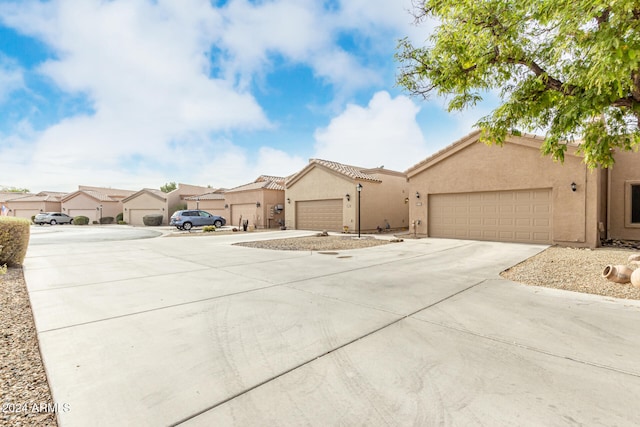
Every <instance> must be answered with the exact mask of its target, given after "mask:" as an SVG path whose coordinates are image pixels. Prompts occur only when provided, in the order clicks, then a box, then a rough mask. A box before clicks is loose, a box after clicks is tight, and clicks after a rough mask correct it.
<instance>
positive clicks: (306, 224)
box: [285, 159, 409, 232]
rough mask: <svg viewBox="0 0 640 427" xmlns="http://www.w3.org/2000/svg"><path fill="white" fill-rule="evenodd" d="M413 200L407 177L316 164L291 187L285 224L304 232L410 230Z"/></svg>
mask: <svg viewBox="0 0 640 427" xmlns="http://www.w3.org/2000/svg"><path fill="white" fill-rule="evenodd" d="M359 185H360V186H362V187H361V192H360V194H359V195H360V211H358V190H357V187H358V186H359ZM408 195H409V194H408V184H407V180H406V175H405V174H404V173H402V172H397V171H392V170H389V169H384V168H383V167H379V168H373V169H371V168H363V167H358V166H351V165H345V164H342V163H338V162H332V161H328V160H322V159H311V160H309V164H308V165H307V166H306V167H304V168H303V169H302V170H301V171H299V172H298V173H296V174H294V175H292V176H291V177H289V178H288V179H287V181H286V190H285V198H286V221H285V222H286V226H287V227H289V228H295V229H302V230H327V231H344V230H345V229H346V230H348V231H351V232H354V231H356V230H358V228H360V230H361V231H363V232H372V231H377V230H378V229H386V228H393V229H402V228H406V227H408V225H409V224H408V222H409V207H408V204H407V198H408ZM359 220H360V221H361V224H358V221H359Z"/></svg>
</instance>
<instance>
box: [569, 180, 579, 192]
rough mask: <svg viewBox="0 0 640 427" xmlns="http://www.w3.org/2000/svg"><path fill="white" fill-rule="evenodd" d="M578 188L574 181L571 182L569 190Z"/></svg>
mask: <svg viewBox="0 0 640 427" xmlns="http://www.w3.org/2000/svg"><path fill="white" fill-rule="evenodd" d="M577 189H578V186H577V185H576V183H575V182H572V183H571V191H576V190H577Z"/></svg>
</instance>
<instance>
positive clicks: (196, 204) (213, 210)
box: [185, 188, 228, 218]
mask: <svg viewBox="0 0 640 427" xmlns="http://www.w3.org/2000/svg"><path fill="white" fill-rule="evenodd" d="M225 191H226V189H224V188H219V189H217V190H213V191H209V192H207V193H204V194H200V195H197V196H190V197H186V198H185V200H186V202H187V209H202V210H203V211H207V212H209V213H210V214H213V215H219V216H222V217H225V218H226V215H227V212H228V210H227V208H225V204H226V202H225V194H224V193H225Z"/></svg>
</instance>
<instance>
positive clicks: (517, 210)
mask: <svg viewBox="0 0 640 427" xmlns="http://www.w3.org/2000/svg"><path fill="white" fill-rule="evenodd" d="M551 204H552V202H551V190H550V189H536V190H517V191H492V192H477V193H460V194H433V195H429V217H428V224H429V236H431V237H445V238H454V239H471V240H495V241H502V242H522V243H525V242H526V243H551V240H552V224H551Z"/></svg>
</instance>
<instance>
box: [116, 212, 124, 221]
mask: <svg viewBox="0 0 640 427" xmlns="http://www.w3.org/2000/svg"><path fill="white" fill-rule="evenodd" d="M120 221H124V214H123V213H122V212H120V213H119V214H118V215H116V222H117V223H118V224H120Z"/></svg>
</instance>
